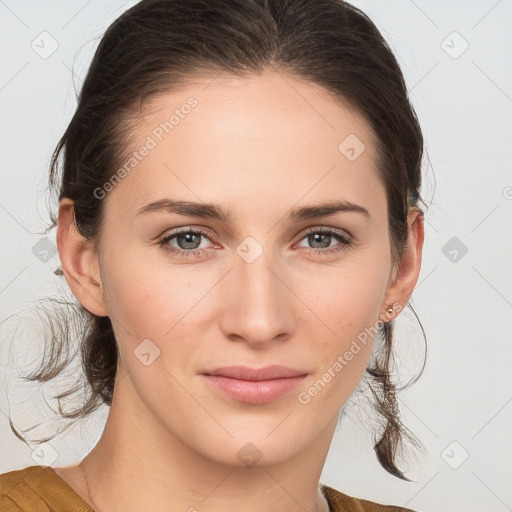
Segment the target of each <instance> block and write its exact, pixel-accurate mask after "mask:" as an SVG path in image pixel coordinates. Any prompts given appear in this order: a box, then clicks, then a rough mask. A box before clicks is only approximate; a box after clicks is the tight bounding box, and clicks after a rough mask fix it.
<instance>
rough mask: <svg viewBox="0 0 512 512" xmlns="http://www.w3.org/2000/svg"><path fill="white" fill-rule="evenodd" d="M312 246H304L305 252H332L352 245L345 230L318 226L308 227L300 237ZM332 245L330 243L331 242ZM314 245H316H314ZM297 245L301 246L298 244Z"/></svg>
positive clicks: (324, 253)
mask: <svg viewBox="0 0 512 512" xmlns="http://www.w3.org/2000/svg"><path fill="white" fill-rule="evenodd" d="M302 240H306V242H307V243H309V244H311V245H312V246H313V247H306V252H309V253H313V254H320V255H322V256H324V255H326V254H333V253H336V252H339V251H343V250H345V249H347V248H348V247H350V246H351V245H352V243H351V240H350V235H349V234H348V233H346V232H345V231H342V230H340V229H335V228H328V227H319V228H310V229H308V231H307V232H306V236H305V237H303V238H302ZM336 241H337V242H338V243H334V245H331V244H332V242H336ZM315 245H316V247H314V246H315ZM299 247H303V246H300V245H299Z"/></svg>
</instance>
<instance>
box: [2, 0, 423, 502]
mask: <svg viewBox="0 0 512 512" xmlns="http://www.w3.org/2000/svg"><path fill="white" fill-rule="evenodd" d="M422 149H423V140H422V134H421V130H420V127H419V125H418V122H417V119H416V115H415V113H414V110H413V108H412V107H411V105H410V103H409V101H408V98H407V91H406V87H405V84H404V80H403V76H402V73H401V71H400V68H399V66H398V64H397V62H396V60H395V58H394V56H393V55H392V53H391V51H390V49H389V48H388V46H387V45H386V43H385V41H384V39H383V38H382V36H381V35H380V33H379V32H378V30H377V29H376V27H375V26H374V25H373V23H372V22H371V21H370V20H369V19H368V18H367V17H366V16H365V15H364V14H363V13H362V12H361V11H359V10H358V9H356V8H354V7H352V6H351V5H349V4H346V3H343V2H341V1H340V0H286V1H283V0H230V1H225V0H187V2H181V1H177V0H143V1H142V2H140V3H139V4H137V5H135V6H134V7H132V8H131V9H130V10H128V11H127V12H125V13H124V14H123V15H122V16H121V17H120V18H119V19H117V20H116V21H115V22H114V23H113V24H112V25H111V26H110V27H109V29H108V30H107V32H106V33H105V35H104V37H103V38H102V41H101V42H100V45H99V48H98V50H97V51H96V54H95V57H94V59H93V62H92V64H91V66H90V69H89V71H88V74H87V76H86V79H85V82H84V84H83V88H82V91H81V95H80V98H79V103H78V107H77V111H76V113H75V115H74V117H73V119H72V120H71V122H70V124H69V126H68V128H67V130H66V132H65V134H64V136H63V137H62V139H61V140H60V142H59V144H58V146H57V148H56V150H55V153H54V158H53V160H52V165H51V172H50V183H51V184H52V185H53V186H55V187H58V193H59V201H60V202H59V207H58V216H57V240H58V250H59V255H60V259H61V264H62V273H63V275H64V277H65V279H66V281H67V283H68V285H69V287H70V289H71V291H72V292H73V294H74V295H75V296H76V298H77V299H78V301H79V303H80V307H81V308H83V309H82V312H83V314H84V317H85V318H86V319H89V323H87V324H86V325H85V326H84V339H83V346H82V351H83V361H84V371H85V375H86V377H87V379H88V382H89V385H90V387H91V395H90V397H89V399H88V401H87V402H86V403H85V405H84V407H83V408H82V409H81V413H82V414H83V415H85V414H87V413H89V412H91V411H92V410H93V409H94V408H95V407H97V406H98V405H99V404H101V403H105V404H107V405H110V412H109V416H108V420H107V424H106V427H105V430H104V432H103V434H102V436H101V439H100V440H99V442H98V443H97V445H96V446H95V447H94V448H93V450H92V451H91V452H90V453H89V454H88V455H87V456H86V457H85V458H84V459H83V460H82V461H81V462H80V463H79V464H76V465H73V466H55V467H49V466H48V467H46V466H32V467H29V468H25V469H24V470H20V471H13V472H10V473H6V474H4V475H2V476H1V477H0V489H1V490H0V496H1V497H0V505H1V507H0V508H1V509H2V510H9V511H10V510H42V509H43V504H45V505H44V506H45V507H46V508H45V510H56V511H57V510H59V511H60V510H73V511H85V510H91V509H93V510H96V511H108V512H114V511H118V510H119V511H123V512H125V511H131V510H136V511H141V510H151V511H160V510H162V511H163V510H189V511H195V510H199V511H214V510H215V511H217V510H222V511H224V510H234V509H236V510H244V511H261V510H272V511H295V510H297V511H298V510H301V511H302V510H307V511H322V512H324V511H328V510H333V511H334V510H339V511H341V510H343V511H352V510H354V511H355V510H358V511H359V510H365V511H366V510H406V509H404V508H399V507H396V508H395V507H391V506H384V505H379V504H377V503H373V502H369V501H365V500H363V499H359V498H353V497H349V496H347V495H345V494H343V493H341V492H339V491H337V490H335V489H333V488H331V487H327V486H324V485H321V484H320V483H319V479H320V475H321V472H322V468H323V465H324V462H325V458H326V455H327V452H328V449H329V446H330V443H331V440H332V437H333V434H334V431H335V428H336V424H337V420H338V417H339V414H340V411H341V410H342V408H343V406H344V404H345V403H346V401H347V400H348V398H349V397H350V395H351V394H352V393H353V392H354V390H355V389H356V387H357V385H358V383H359V382H360V381H361V379H362V378H363V376H365V373H366V374H367V375H366V377H367V378H368V379H369V381H370V383H371V386H372V387H371V389H372V392H373V395H374V397H375V401H376V407H377V410H378V411H379V413H380V414H381V415H382V418H383V423H382V427H383V428H382V429H381V431H379V432H378V433H376V444H375V451H376V454H377V457H378V459H379V461H380V463H381V464H382V466H383V467H384V468H385V469H386V470H387V471H389V472H390V473H392V474H394V475H395V476H397V477H399V478H404V479H406V477H405V475H404V474H403V473H402V471H401V470H400V469H399V467H398V465H397V462H396V454H397V452H398V450H399V449H400V446H401V442H402V436H403V435H404V434H405V435H408V431H407V430H406V429H405V428H404V427H403V425H402V424H401V423H400V420H399V417H398V409H397V401H396V397H395V391H396V390H395V387H394V384H393V382H392V379H391V368H390V364H391V349H392V339H393V337H392V320H393V319H394V318H395V317H396V316H397V315H398V314H400V312H401V311H402V309H403V308H404V307H405V306H406V305H407V304H408V301H409V299H410V297H411V294H412V291H413V289H414V286H415V284H416V282H417V278H418V275H419V272H420V265H421V251H422V246H423V236H424V235H423V213H422V210H421V209H420V207H419V206H418V201H419V199H420V195H419V189H420V184H421V158H422ZM61 158H62V159H63V166H62V169H63V170H62V176H60V175H59V174H58V172H59V171H58V169H59V166H58V164H59V162H60V160H61ZM51 364H53V365H54V366H53V368H56V367H57V358H56V359H55V360H54V361H52V362H51ZM50 366H51V365H50ZM44 371H46V372H48V367H46V368H43V369H42V370H41V373H40V374H39V378H41V379H42V377H43V373H44Z"/></svg>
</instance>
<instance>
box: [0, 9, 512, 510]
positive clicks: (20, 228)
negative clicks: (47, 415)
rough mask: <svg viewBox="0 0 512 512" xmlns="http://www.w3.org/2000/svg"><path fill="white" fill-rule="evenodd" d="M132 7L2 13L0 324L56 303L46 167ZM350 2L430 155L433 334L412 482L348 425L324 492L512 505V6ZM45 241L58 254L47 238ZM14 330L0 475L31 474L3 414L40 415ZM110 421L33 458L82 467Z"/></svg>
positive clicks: (34, 345)
mask: <svg viewBox="0 0 512 512" xmlns="http://www.w3.org/2000/svg"><path fill="white" fill-rule="evenodd" d="M133 3H134V2H129V3H126V2H123V1H112V0H109V1H106V0H89V1H86V0H66V1H49V0H47V1H40V0H37V1H36V0H33V1H23V0H16V1H15V0H0V57H1V59H0V62H1V66H0V108H1V116H2V117H1V123H0V130H1V133H0V140H1V148H2V151H1V158H2V164H1V171H0V173H1V175H0V176H1V181H0V225H1V234H2V238H1V239H2V242H3V243H2V245H1V261H2V266H1V272H0V317H1V319H5V318H6V317H8V316H9V315H11V314H13V313H19V312H20V310H22V309H26V310H27V311H29V310H30V307H31V306H33V305H34V303H35V302H36V301H37V300H38V299H41V298H43V297H47V296H51V295H55V294H56V293H65V288H66V286H65V282H64V281H63V278H57V277H55V276H54V275H53V273H52V271H53V270H54V269H55V268H57V267H58V266H59V261H58V255H53V256H52V253H51V252H50V253H46V254H47V256H46V258H48V257H50V256H52V257H50V259H48V261H44V260H45V259H46V258H45V256H44V255H45V250H46V249H47V247H50V248H51V244H49V245H48V246H46V245H44V244H45V243H47V244H48V242H45V241H44V240H43V241H41V240H42V239H44V238H45V236H44V235H40V234H37V232H41V231H42V230H43V229H44V227H45V225H46V224H45V223H46V222H47V220H48V218H47V215H46V206H45V205H46V203H45V194H46V188H45V187H46V176H47V169H48V164H49V160H50V155H51V151H52V150H53V148H54V146H55V144H56V143H57V141H58V138H59V137H60V136H61V134H62V133H63V131H64V129H65V127H66V125H67V123H68V122H69V120H70V118H71V115H72V113H73V111H74V108H75V105H76V102H75V96H74V95H75V92H74V85H73V79H72V72H71V70H73V72H74V75H75V76H74V82H75V85H76V86H77V87H79V86H80V77H81V76H83V73H84V71H85V69H86V68H87V65H88V63H89V61H90V58H91V56H92V52H93V50H94V49H95V47H96V45H97V42H98V40H99V38H100V37H101V35H102V33H103V31H104V30H105V29H106V27H107V26H108V24H109V23H111V22H112V21H113V20H114V19H115V18H116V17H117V16H118V15H119V14H120V13H121V12H122V11H123V10H125V9H126V8H127V7H129V6H130V5H133ZM353 3H354V4H355V5H356V6H358V7H360V8H361V9H362V10H364V11H365V12H366V13H367V14H368V15H369V16H370V18H371V19H372V20H373V21H374V22H375V23H376V24H377V26H378V27H379V29H380V30H381V31H382V33H383V35H384V37H385V38H386V39H387V40H388V42H389V43H390V45H391V47H392V48H393V50H394V51H395V54H396V55H397V57H398V60H399V62H400V64H401V66H402V69H403V71H404V74H405V77H406V81H407V84H408V88H409V91H410V95H411V99H412V102H413V104H414V107H415V108H416V111H417V113H418V117H419V119H420V122H421V125H422V128H423V131H424V136H425V144H426V151H427V152H428V156H429V157H430V164H431V166H430V165H428V161H427V160H425V167H424V169H425V170H424V172H425V178H424V180H425V185H424V188H423V195H424V197H425V198H426V200H427V202H430V201H433V202H432V205H431V208H430V209H429V211H428V212H427V214H426V243H425V249H424V259H423V268H422V272H421V276H420V280H419V284H418V286H417V289H416V291H415V293H414V295H413V304H414V306H415V309H416V311H417V313H418V315H419V317H420V319H421V321H422V323H423V326H424V328H425V330H426V333H427V336H428V344H429V353H428V362H427V367H426V370H425V372H424V374H423V377H422V378H421V379H420V381H419V382H418V383H417V384H415V385H414V386H413V387H412V388H410V389H409V390H407V391H405V392H403V393H402V394H401V395H400V403H401V407H402V412H403V417H404V422H405V424H406V425H408V426H409V427H410V428H411V429H412V430H413V432H415V433H416V435H417V436H418V437H419V438H420V439H421V440H422V442H423V443H424V445H425V447H426V451H427V456H424V457H422V458H421V459H420V460H419V461H418V462H417V463H415V462H414V461H411V466H410V467H411V468H413V467H414V464H416V469H415V470H414V471H412V472H411V473H409V474H410V475H411V476H412V477H413V478H414V479H415V480H416V483H405V482H401V481H399V480H398V479H396V478H393V477H391V476H390V475H388V474H387V473H386V472H385V471H384V470H383V469H382V468H381V467H380V466H379V464H378V463H377V461H376V459H375V456H374V454H373V451H372V448H371V439H370V438H369V437H368V435H367V434H365V433H364V432H363V429H362V427H361V426H360V424H359V423H358V422H357V417H356V416H357V415H353V414H350V413H349V416H348V418H347V420H346V421H345V422H344V424H342V427H343V431H342V432H338V433H337V434H336V436H335V438H334V441H333V444H332V447H331V451H330V452H329V456H328V460H327V464H326V467H325V471H324V473H323V477H322V481H323V482H324V483H326V484H330V485H332V486H334V487H336V488H338V489H340V490H342V491H344V492H346V493H348V494H353V495H356V496H362V497H366V498H368V499H373V500H375V501H380V502H387V503H393V504H397V505H406V506H408V507H410V508H413V509H415V510H418V511H425V512H428V511H431V512H434V511H435V512H444V511H446V512H448V511H449V512H453V511H465V512H473V511H474V512H477V511H479V512H481V511H484V510H485V511H486V512H502V511H506V510H512V488H511V485H510V481H511V480H510V478H511V475H512V462H511V455H512V436H511V435H510V424H511V423H512V403H511V402H512V386H511V384H510V383H511V377H510V367H511V355H512V343H511V342H512V340H511V336H510V325H511V320H512V272H511V270H510V263H511V261H512V236H511V233H512V230H511V224H512V222H511V220H512V171H511V160H512V159H511V156H510V149H511V145H512V137H511V135H512V38H511V33H510V27H511V26H512V1H511V0H501V1H495V0H485V1H484V0H481V1H477V0H473V1H462V0H461V1H453V0H451V1H446V0H435V1H426V0H415V1H412V0H393V1H387V2H382V1H380V0H357V1H354V2H353ZM42 32H47V33H48V34H50V35H49V36H48V35H46V34H43V35H41V33H42ZM454 32H456V34H454ZM56 44H58V47H57V48H56V49H55V51H54V52H53V53H52V54H51V55H47V54H48V53H50V52H51V51H52V50H53V47H52V45H54V46H55V45H56ZM466 45H469V46H468V47H467V49H466V50H465V51H463V50H464V48H465V46H466ZM34 48H37V51H36V50H35V49H34ZM45 52H46V53H45ZM432 174H434V176H435V190H434V179H433V176H432ZM454 237H455V239H454V240H453V238H454ZM48 238H49V240H50V242H54V241H55V232H54V231H52V232H51V233H50V234H48ZM36 244H39V245H36ZM41 244H42V245H41ZM447 244H448V245H447ZM34 247H35V249H34ZM464 247H465V248H467V253H465V254H464ZM454 251H455V252H454ZM68 296H69V295H68ZM16 318H19V317H13V318H11V319H10V320H8V321H6V322H5V323H4V324H3V325H2V328H1V342H2V344H1V346H0V356H1V358H0V371H1V374H0V435H1V437H0V472H5V471H9V470H13V469H19V468H22V467H26V466H28V465H32V464H34V463H35V461H36V462H37V455H36V454H33V453H32V449H31V448H29V447H27V446H26V445H25V444H24V443H22V442H21V441H19V440H18V439H17V438H15V437H14V435H13V434H12V433H11V431H10V428H9V424H8V420H7V415H8V414H9V413H10V414H11V415H12V417H13V420H14V421H15V422H17V423H16V424H17V425H18V426H20V427H27V426H29V425H31V424H32V422H31V420H33V421H36V420H37V418H38V417H40V415H42V414H44V408H42V407H41V405H40V402H43V403H44V401H43V400H42V399H41V396H40V390H39V388H38V387H37V386H32V387H30V386H24V387H23V386H21V385H20V384H19V382H20V381H19V379H18V378H17V377H16V368H19V367H25V368H26V366H27V365H28V364H29V363H30V362H31V361H34V360H36V358H37V356H38V354H39V351H40V349H41V342H40V341H39V340H38V331H37V328H38V325H39V323H38V322H39V321H38V320H37V318H35V319H33V320H32V321H31V322H30V321H26V322H24V323H23V327H22V328H20V330H19V331H18V332H17V333H14V332H13V329H14V326H15V325H16V322H13V320H15V319H16ZM411 318H412V317H411V315H410V314H409V315H407V314H404V315H402V316H400V317H399V318H398V320H397V322H396V323H397V328H398V330H399V333H400V336H401V339H402V340H403V343H402V344H401V346H402V347H405V349H406V354H405V356H407V354H409V355H410V353H411V352H414V350H413V348H411V350H409V351H408V352H407V347H408V346H409V347H414V346H418V347H421V343H422V340H421V338H420V331H419V328H418V327H417V325H415V323H414V322H413V321H412V320H411ZM12 339H16V344H15V345H12V344H10V341H11V340H12ZM405 359H407V357H405ZM50 391H51V389H50ZM6 392H8V393H9V398H10V400H9V403H8V402H7V400H6ZM45 393H47V392H46V391H45ZM354 409H355V408H354ZM105 413H106V411H105V410H104V411H100V412H99V413H98V414H96V415H95V416H94V417H93V418H92V419H91V421H89V422H86V423H84V424H77V425H75V426H73V427H72V428H71V429H70V430H69V431H68V432H66V433H65V434H63V436H62V437H61V438H59V439H55V440H53V441H51V442H50V443H49V445H47V446H45V447H44V450H46V451H45V452H43V451H41V452H39V456H40V457H41V458H42V459H41V460H42V461H43V462H42V463H45V460H48V458H51V457H52V456H57V457H58V459H57V460H56V462H55V464H69V463H72V462H74V461H77V460H79V459H81V458H82V457H83V456H84V455H85V454H86V453H87V452H88V451H89V449H90V448H91V447H92V446H93V444H94V442H95V441H96V440H97V438H98V436H99V435H100V433H101V429H102V427H103V422H104V420H105V417H106V415H105ZM507 427H508V428H507ZM452 443H454V444H452ZM466 456H467V459H466V460H464V458H465V457H466ZM45 457H46V459H45Z"/></svg>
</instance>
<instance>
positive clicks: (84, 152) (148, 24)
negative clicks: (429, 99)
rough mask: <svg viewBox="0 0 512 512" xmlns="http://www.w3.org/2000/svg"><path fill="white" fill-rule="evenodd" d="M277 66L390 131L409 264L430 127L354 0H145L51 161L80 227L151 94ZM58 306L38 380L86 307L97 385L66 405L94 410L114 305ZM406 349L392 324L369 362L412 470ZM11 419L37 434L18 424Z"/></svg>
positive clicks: (118, 35)
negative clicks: (398, 347) (401, 383)
mask: <svg viewBox="0 0 512 512" xmlns="http://www.w3.org/2000/svg"><path fill="white" fill-rule="evenodd" d="M267 69H270V70H273V71H276V72H278V73H280V74H282V75H283V76H287V77H295V78H297V79H298V80H302V81H308V82H310V83H313V84H318V85H320V86H322V87H323V88H325V89H326V90H327V91H328V92H329V93H331V94H332V95H333V97H334V98H336V99H339V100H340V101H341V102H343V103H345V104H347V105H348V106H349V107H350V108H352V109H353V110H354V111H355V112H357V113H358V114H359V115H360V116H361V117H362V118H363V119H364V120H366V121H367V122H368V124H369V126H370V127H371V129H372V130H373V132H374V134H375V135H376V141H377V148H376V149H377V154H378V162H376V168H377V172H378V175H379V178H380V179H381V180H382V183H383V185H384V187H385V191H386V197H387V207H388V221H389V236H390V247H391V251H392V256H393V262H394V263H398V262H399V257H400V255H401V254H402V251H403V250H404V248H405V247H406V245H407V240H408V223H407V221H408V212H409V210H410V209H411V208H416V209H418V210H419V211H420V212H421V214H423V212H422V210H421V208H420V207H419V204H418V203H419V201H421V202H422V203H423V204H424V202H423V200H422V199H421V196H420V187H421V164H422V155H423V136H422V132H421V129H420V125H419V122H418V119H417V117H416V113H415V111H414V109H413V107H412V105H411V103H410V101H409V98H408V93H407V87H406V84H405V81H404V77H403V75H402V72H401V69H400V67H399V65H398V63H397V60H396V58H395V57H394V55H393V53H392V51H391V49H390V48H389V46H388V44H387V43H386V41H385V40H384V38H383V37H382V35H381V34H380V32H379V30H378V29H377V27H376V26H375V25H374V23H373V22H372V21H371V20H370V19H369V18H368V17H367V16H366V15H365V14H364V13H363V12H362V11H361V10H359V9H357V8H356V7H354V6H352V5H350V4H348V3H346V2H344V1H342V0H187V1H183V0H143V1H141V2H140V3H138V4H136V5H135V6H133V7H132V8H130V9H129V10H128V11H126V12H124V13H123V14H122V15H121V16H120V17H119V18H118V19H116V20H115V21H114V22H113V23H112V24H111V25H110V27H109V28H108V29H107V31H106V32H105V34H104V35H103V37H102V39H101V41H100V43H99V46H98V48H97V50H96V52H95V55H94V58H93V60H92V63H91V64H90V67H89V69H88V72H87V74H86V77H85V81H84V82H83V86H82V88H81V91H80V93H79V96H78V105H77V108H76V112H75V114H74V115H73V117H72V119H71V121H70V123H69V125H68V127H67V129H66V131H65V133H64V135H63V136H62V138H61V139H60V140H59V142H58V144H57V146H56V148H55V151H54V153H53V156H52V160H51V164H50V173H49V186H50V191H51V193H52V194H53V195H54V196H55V197H58V199H59V200H60V199H62V198H70V199H72V200H73V202H74V216H75V223H76V226H77V229H78V231H79V233H80V234H81V235H82V236H83V237H84V238H85V239H86V240H88V241H90V242H91V243H92V244H93V245H95V246H99V244H100V235H101V224H102V219H103V214H104V211H103V207H104V204H105V202H104V201H103V200H102V199H101V198H99V197H97V194H95V193H94V191H95V190H97V189H98V187H100V188H101V187H102V186H103V185H104V184H105V183H106V182H107V181H108V180H109V179H110V178H111V177H112V176H113V175H114V173H115V172H116V170H117V169H119V167H120V165H122V162H123V161H125V158H126V154H127V148H128V147H129V141H130V134H129V132H130V130H129V127H130V126H131V124H130V123H131V122H133V120H134V119H135V120H136V119H137V113H138V112H140V108H141V105H142V104H143V102H145V101H146V100H148V99H150V98H151V97H153V96H154V95H155V94H158V93H164V92H170V91H173V90H177V89H179V88H180V87H183V86H186V84H187V81H188V80H190V79H191V78H196V77H197V78H205V77H209V78H210V79H213V78H214V77H216V76H217V75H219V74H221V73H222V74H228V75H229V74H231V75H234V76H239V77H251V76H254V75H258V74H261V73H262V72H263V71H265V70H267ZM50 218H51V225H50V226H49V228H48V229H52V228H54V227H55V226H56V224H57V221H56V217H55V213H54V212H53V211H52V212H51V213H50ZM58 306H59V307H61V308H64V309H61V311H63V312H64V313H61V316H60V320H61V321H60V322H57V320H59V314H57V315H56V317H55V322H54V323H52V324H51V329H50V333H51V336H50V339H49V345H48V346H47V350H46V351H45V355H44V357H43V361H42V364H41V366H40V367H39V368H38V369H37V370H36V371H35V372H33V373H32V374H30V375H29V376H28V377H27V378H28V379H30V380H34V381H40V382H46V381H48V380H51V379H53V378H55V377H56V376H58V375H59V374H60V373H61V372H62V371H63V369H64V368H65V366H66V364H67V362H68V359H69V357H68V356H70V352H69V350H68V349H69V345H70V343H71V340H70V332H69V330H66V328H62V326H65V325H67V323H69V321H70V320H69V318H70V315H75V316H74V318H75V321H76V322H77V326H78V331H79V334H80V336H79V353H80V356H81V361H82V366H83V377H85V382H86V384H87V386H86V388H84V389H85V391H84V390H83V391H84V392H85V398H84V401H83V404H82V405H80V406H79V407H78V408H75V409H74V410H72V411H64V410H62V409H61V410H60V411H59V412H60V414H61V416H62V417H64V418H73V419H75V418H83V417H85V416H86V415H88V414H90V413H91V412H93V411H94V410H96V409H97V408H98V407H99V406H101V405H103V404H106V405H110V404H111V403H112V396H113V392H114V381H115V377H116V370H117V362H118V350H117V344H116V338H115V336H114V331H113V328H112V323H111V321H110V319H109V317H98V316H96V315H94V314H92V313H90V312H89V311H87V310H86V309H85V308H84V307H83V306H81V305H80V304H77V303H75V304H73V303H68V304H67V306H68V307H67V309H66V308H65V304H62V303H59V304H58ZM409 307H411V309H412V306H410V305H409ZM412 311H413V312H414V310H413V309H412ZM414 315H416V314H415V313H414ZM59 324H61V325H60V326H59ZM420 325H421V324H420ZM422 331H423V328H422ZM423 337H424V333H423ZM393 349H394V347H393V321H390V322H386V323H383V324H382V325H381V326H380V329H379V333H378V336H377V339H376V344H375V348H374V354H373V357H372V360H371V361H370V365H369V367H368V368H367V370H366V372H367V375H366V377H367V378H368V379H369V382H370V387H371V393H372V395H373V399H374V408H375V410H376V411H377V413H378V414H379V416H380V418H381V419H382V422H381V423H382V425H381V426H382V428H380V429H378V432H376V433H375V446H374V449H375V452H376V455H377V458H378V460H379V462H380V464H381V465H382V466H383V467H384V468H385V470H386V471H388V472H389V473H391V474H393V475H395V476H396V477H398V478H401V479H404V480H409V479H408V478H407V477H406V476H405V475H404V473H403V472H402V471H401V470H400V469H399V468H398V465H397V462H396V458H397V454H399V453H401V447H402V442H403V439H404V438H408V439H409V440H410V441H411V442H412V443H417V439H416V438H415V436H414V435H413V434H412V433H411V432H410V431H409V430H408V429H407V428H406V427H405V426H404V425H403V424H402V422H401V420H400V414H399V407H398V401H397V397H396V393H397V391H398V390H399V388H398V386H397V384H396V382H395V381H394V379H393V375H394V370H393V368H392V367H393ZM423 367H424V362H423ZM421 371H423V368H422V369H421ZM420 375H421V372H420ZM418 377H419V375H418V376H417V378H418ZM417 378H416V379H414V381H415V380H417ZM411 382H413V381H410V382H409V384H410V383H411ZM81 385H82V384H77V387H75V388H73V389H69V390H67V391H66V392H63V393H61V394H58V395H57V398H58V399H59V400H61V399H64V398H66V397H68V396H70V395H71V394H72V393H73V392H74V391H76V390H77V389H79V387H80V386H81ZM11 428H12V429H13V431H15V433H16V435H18V436H19V437H20V438H23V437H22V436H21V434H20V433H19V432H18V433H17V432H16V429H15V427H14V425H13V424H12V422H11Z"/></svg>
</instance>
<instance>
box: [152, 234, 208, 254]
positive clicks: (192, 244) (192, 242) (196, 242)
mask: <svg viewBox="0 0 512 512" xmlns="http://www.w3.org/2000/svg"><path fill="white" fill-rule="evenodd" d="M202 238H205V239H206V240H210V238H209V233H207V232H206V231H203V230H201V229H198V228H196V229H192V228H190V227H189V228H185V229H181V230H178V231H174V232H172V233H169V234H167V235H166V236H165V237H164V238H162V239H160V240H159V241H158V245H159V246H160V247H162V248H163V249H164V250H166V251H167V252H170V253H174V254H177V255H178V256H180V257H182V258H187V257H190V256H192V257H194V256H196V257H200V256H203V255H204V254H205V252H206V251H205V247H204V246H203V247H201V242H202V240H201V239H202ZM172 241H174V242H175V244H176V245H173V244H172V243H171V242H172Z"/></svg>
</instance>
